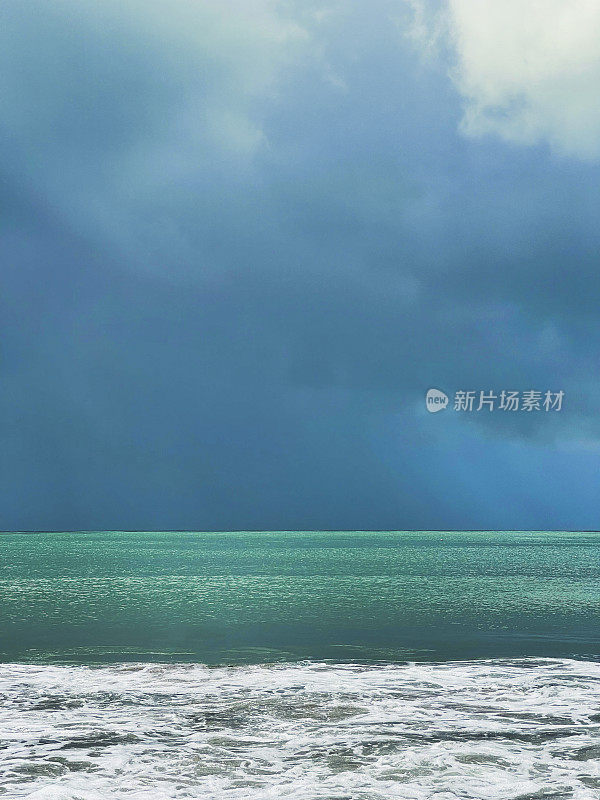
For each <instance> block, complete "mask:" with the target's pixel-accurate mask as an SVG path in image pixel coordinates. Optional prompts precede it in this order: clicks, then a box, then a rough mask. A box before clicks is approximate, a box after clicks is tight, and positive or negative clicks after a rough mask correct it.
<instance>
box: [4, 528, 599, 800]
mask: <svg viewBox="0 0 600 800" xmlns="http://www.w3.org/2000/svg"><path fill="white" fill-rule="evenodd" d="M0 797H6V798H7V799H8V798H10V799H11V800H12V798H31V799H32V800H109V798H110V799H111V800H117V799H118V800H138V799H139V800H141V799H142V798H144V800H171V799H173V800H175V799H176V798H206V800H209V799H210V800H228V799H229V798H231V799H232V800H233V798H243V800H268V799H270V798H273V800H279V798H282V800H283V798H290V799H292V798H293V800H313V799H314V800H317V798H319V799H322V800H392V799H393V798H402V799H403V800H425V799H427V800H429V798H431V799H432V800H468V799H471V798H473V799H475V798H476V799H477V800H545V799H548V800H550V799H552V800H559V798H573V799H574V800H592V799H593V800H598V798H599V797H600V534H596V533H589V532H518V531H514V532H467V531H465V532H443V531H418V532H414V531H412V532H402V531H385V532H359V531H357V532H352V531H339V532H325V531H323V532H283V531H271V532H219V533H216V532H215V533H196V532H136V533H129V532H95V533H87V532H81V533H71V532H70V533H4V534H0Z"/></svg>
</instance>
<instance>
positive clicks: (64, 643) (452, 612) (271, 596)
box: [0, 532, 600, 664]
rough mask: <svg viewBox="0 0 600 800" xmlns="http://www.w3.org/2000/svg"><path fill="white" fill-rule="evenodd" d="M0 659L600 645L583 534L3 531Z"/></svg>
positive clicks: (594, 553)
mask: <svg viewBox="0 0 600 800" xmlns="http://www.w3.org/2000/svg"><path fill="white" fill-rule="evenodd" d="M0 559H1V567H0V660H2V661H4V662H27V663H39V662H44V663H47V662H66V663H81V664H85V663H111V662H122V661H144V662H147V661H161V662H164V661H190V662H202V663H207V664H219V663H232V664H236V663H237V664H244V663H262V662H271V661H299V660H303V659H312V660H334V661H337V662H345V661H349V660H357V661H384V662H388V661H403V660H422V661H445V660H465V659H479V658H487V659H489V658H507V657H508V658H514V657H525V656H544V657H562V658H572V657H575V658H581V659H588V660H594V659H596V658H598V656H600V536H599V535H597V534H593V533H524V532H515V533H460V532H458V533H439V532H416V533H415V532H410V533H409V532H386V533H360V532H356V533H354V532H337V533H329V532H322V533H319V532H317V533H314V532H297V533H284V532H265V533H118V532H110V533H48V534H44V533H32V534H2V535H0Z"/></svg>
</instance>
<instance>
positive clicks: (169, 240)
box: [0, 2, 600, 529]
mask: <svg viewBox="0 0 600 800" xmlns="http://www.w3.org/2000/svg"><path fill="white" fill-rule="evenodd" d="M204 5H205V8H207V9H209V10H210V9H211V8H212V9H213V11H212V12H211V13H212V16H211V14H208V12H207V14H208V16H205V17H203V18H202V19H200V18H198V17H197V16H194V14H196V13H197V12H196V11H193V10H191V9H192V6H193V4H190V3H185V2H181V3H176V4H175V5H174V6H173V8H174V9H175V12H174V14H172V15H171V16H172V17H173V19H171V20H170V22H169V25H167V26H166V27H165V32H164V34H162V33H161V26H160V25H158V24H157V20H160V19H161V14H162V15H168V13H169V9H168V7H167V4H166V3H162V4H161V3H160V2H153V3H152V4H150V6H148V8H149V9H150V10H151V12H152V13H149V14H145V13H144V10H143V8H142V6H141V5H138V4H136V3H132V4H131V5H130V6H128V9H127V12H125V11H124V10H119V8H118V6H117V5H116V4H114V5H113V4H112V3H108V4H106V5H105V6H100V4H96V3H92V4H88V5H87V6H82V5H81V4H76V3H70V2H64V3H59V4H53V5H52V6H50V5H49V4H47V3H42V2H37V3H29V4H27V5H24V4H22V3H16V2H12V3H7V4H5V8H4V10H3V14H4V15H5V22H6V24H5V25H3V26H2V31H3V33H2V42H1V44H2V47H1V48H0V52H1V53H2V56H1V59H2V64H1V66H2V69H1V73H2V75H3V78H2V82H3V91H2V98H3V99H2V105H1V110H2V114H1V120H2V123H1V126H0V137H1V141H2V143H3V147H2V155H1V157H0V168H1V171H2V176H3V180H2V189H1V196H0V203H1V209H2V218H1V223H0V224H1V226H2V244H1V246H0V247H1V253H0V258H1V264H2V276H3V277H2V286H3V291H2V306H3V310H2V385H1V387H0V411H1V414H2V459H1V462H0V465H1V472H2V487H3V488H2V490H1V491H2V502H1V504H0V508H1V514H2V520H1V527H2V528H5V529H8V528H48V529H49V528H118V527H123V528H161V527H162V528H167V527H168V528H220V529H222V528H302V527H311V528H319V527H325V528H369V527H373V528H388V527H393V528H402V527H436V528H444V527H462V526H464V527H486V528H490V527H495V526H498V527H515V528H518V527H539V528H543V527H577V526H581V527H597V519H596V507H597V503H596V499H597V495H596V492H597V490H596V487H595V484H594V477H593V476H594V475H595V474H596V470H597V459H598V455H597V453H598V429H597V423H596V408H597V401H598V400H599V399H600V398H599V397H598V395H599V392H598V388H597V382H596V381H595V380H594V371H595V356H596V353H597V350H598V326H597V317H596V313H595V309H596V306H597V301H598V299H599V297H598V295H599V289H600V282H599V280H598V277H597V274H598V273H597V264H596V254H597V244H598V242H597V239H598V232H597V225H596V224H595V219H594V212H595V210H597V207H598V202H597V201H598V168H597V167H596V166H595V165H593V164H590V163H585V164H584V163H580V162H577V161H576V160H575V159H567V158H564V157H559V156H556V155H553V154H552V153H550V152H549V151H548V150H547V149H545V148H544V147H543V146H541V145H540V146H537V147H535V148H523V147H515V146H512V145H507V144H503V143H501V142H498V141H494V140H491V139H489V140H486V139H483V140H479V141H475V140H467V139H465V138H464V137H462V136H461V134H460V132H459V131H458V125H459V121H460V116H461V106H460V98H459V97H458V96H457V95H456V92H455V89H454V88H453V86H452V83H451V82H450V81H449V80H448V76H447V64H440V63H437V62H436V63H434V64H428V63H424V62H423V60H422V59H421V58H420V57H419V54H418V52H417V51H416V50H415V47H414V45H413V44H412V43H411V41H410V40H408V39H407V38H406V37H405V36H404V33H403V30H404V28H403V26H405V25H406V24H407V23H408V19H409V16H408V10H406V9H405V11H402V10H401V9H400V6H399V5H398V4H392V3H385V2H381V3H379V4H378V5H376V7H374V8H370V9H369V10H365V9H364V8H361V7H359V6H358V4H356V5H352V4H351V5H349V6H347V7H345V8H344V9H335V8H332V9H331V10H330V13H329V14H324V15H316V14H315V13H314V12H315V11H318V10H320V9H319V8H318V7H317V5H315V6H313V7H307V6H303V8H302V10H300V9H298V8H295V7H294V5H293V4H288V5H287V6H286V7H285V9H284V10H283V11H281V12H280V13H279V15H275V16H274V15H273V14H272V12H271V11H269V8H270V6H269V4H267V3H260V2H257V3H256V9H255V11H256V12H257V13H260V14H263V15H264V16H262V17H261V18H260V19H261V22H260V25H258V26H254V27H252V26H250V27H249V28H248V29H247V30H245V29H243V30H242V34H240V30H239V28H240V19H239V17H236V13H235V12H236V7H235V4H232V6H231V8H232V9H233V11H232V10H231V9H229V10H228V12H227V13H229V17H227V13H226V12H225V11H218V9H217V4H204ZM213 6H214V7H213ZM215 9H217V10H215ZM284 12H285V13H284ZM190 14H191V15H192V16H190ZM286 14H287V16H286ZM191 20H195V21H196V22H203V23H205V25H206V29H205V28H204V27H202V26H199V28H198V31H196V30H195V29H194V30H189V28H190V25H189V24H187V25H186V23H190V21H191ZM390 20H394V22H390ZM242 21H243V20H242ZM211 26H212V27H211ZM206 31H208V33H207V32H206ZM240 41H241V42H243V45H244V46H243V47H241V46H240ZM430 386H439V387H440V388H442V389H445V390H446V391H447V392H448V393H452V392H454V391H455V390H457V389H461V388H462V389H486V390H487V389H495V390H497V391H500V390H501V389H503V388H505V389H519V390H526V389H531V388H539V389H546V388H550V389H555V390H558V389H564V390H565V391H566V393H567V401H566V404H565V410H564V411H563V412H561V414H554V415H552V414H548V415H546V414H544V413H541V414H534V415H525V414H519V415H513V416H509V415H502V414H500V413H493V414H488V415H485V413H484V412H481V413H480V414H474V415H471V416H468V415H463V416H461V415H459V414H456V413H454V412H451V411H446V412H444V413H443V414H439V415H435V416H429V415H427V414H426V412H425V410H424V402H423V395H424V393H425V391H426V389H427V388H429V387H430Z"/></svg>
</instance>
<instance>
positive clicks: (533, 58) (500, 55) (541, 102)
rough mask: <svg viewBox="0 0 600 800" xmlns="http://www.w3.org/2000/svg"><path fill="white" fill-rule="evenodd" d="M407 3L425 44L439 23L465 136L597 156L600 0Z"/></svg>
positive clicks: (417, 0) (420, 0) (416, 0)
mask: <svg viewBox="0 0 600 800" xmlns="http://www.w3.org/2000/svg"><path fill="white" fill-rule="evenodd" d="M408 2H410V4H411V6H412V7H413V9H415V10H416V14H415V30H416V32H417V33H418V34H419V39H420V40H421V44H422V46H423V47H425V46H427V44H428V43H429V44H430V43H431V41H432V34H431V32H432V31H434V30H438V31H439V29H440V19H443V20H444V24H445V28H446V30H447V35H448V38H449V42H450V45H451V48H452V49H453V51H454V60H455V66H454V68H453V70H452V76H453V78H454V80H455V83H456V86H457V88H458V90H459V91H460V93H461V94H462V96H463V98H464V101H465V110H464V117H463V120H462V130H463V132H464V133H465V134H467V135H470V136H482V135H485V134H494V135H498V136H500V137H502V138H503V139H505V140H507V141H510V142H514V143H517V144H523V145H532V144H537V143H544V142H545V143H547V144H549V145H550V146H551V147H552V148H553V149H554V150H555V151H558V152H560V153H563V154H566V155H570V156H575V157H579V158H582V159H590V160H594V159H598V158H600V102H598V100H599V95H600V2H599V0H445V2H444V4H443V6H442V9H441V11H440V10H439V9H440V7H439V4H438V3H437V2H436V0H408ZM425 19H427V20H428V25H429V36H428V35H427V33H426V32H424V31H425V24H424V20H425Z"/></svg>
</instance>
